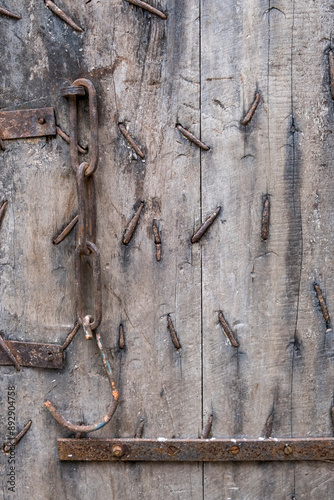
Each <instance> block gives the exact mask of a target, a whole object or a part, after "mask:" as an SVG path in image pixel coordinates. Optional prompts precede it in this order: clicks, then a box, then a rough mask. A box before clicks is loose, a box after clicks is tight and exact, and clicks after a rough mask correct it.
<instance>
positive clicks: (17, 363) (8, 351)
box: [0, 335, 21, 372]
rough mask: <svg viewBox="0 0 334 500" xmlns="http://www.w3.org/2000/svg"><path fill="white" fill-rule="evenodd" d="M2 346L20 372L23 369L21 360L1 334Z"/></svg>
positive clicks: (0, 341)
mask: <svg viewBox="0 0 334 500" xmlns="http://www.w3.org/2000/svg"><path fill="white" fill-rule="evenodd" d="M0 347H1V349H2V350H3V351H4V352H5V353H6V354H7V356H8V357H9V359H10V360H11V361H12V362H13V364H14V366H15V368H16V370H17V371H18V372H19V371H20V370H21V365H20V362H19V361H18V360H17V359H16V357H15V356H14V354H13V353H12V351H11V350H10V349H9V347H8V345H7V344H6V342H5V341H4V339H3V338H2V336H1V335H0Z"/></svg>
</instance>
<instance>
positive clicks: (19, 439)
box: [3, 420, 32, 453]
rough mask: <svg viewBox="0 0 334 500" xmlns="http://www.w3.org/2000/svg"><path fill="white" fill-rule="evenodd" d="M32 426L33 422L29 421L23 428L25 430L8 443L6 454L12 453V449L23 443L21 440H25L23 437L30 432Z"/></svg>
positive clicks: (5, 446) (5, 447)
mask: <svg viewBox="0 0 334 500" xmlns="http://www.w3.org/2000/svg"><path fill="white" fill-rule="evenodd" d="M31 424H32V421H31V420H29V421H28V422H27V423H26V425H25V426H24V427H23V429H22V430H21V431H20V432H19V433H18V434H16V436H15V437H13V439H11V440H10V441H9V442H8V443H6V444H5V445H4V447H3V451H4V452H5V453H9V452H10V451H11V449H12V448H15V446H17V444H18V443H19V442H20V441H21V439H22V438H23V436H24V435H25V434H26V433H27V432H28V430H29V429H30V427H31Z"/></svg>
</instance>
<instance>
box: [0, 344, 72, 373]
mask: <svg viewBox="0 0 334 500" xmlns="http://www.w3.org/2000/svg"><path fill="white" fill-rule="evenodd" d="M5 344H6V345H7V347H8V348H9V349H10V351H11V352H12V354H13V355H14V356H15V358H16V359H17V360H18V362H19V363H20V365H21V366H28V367H30V368H55V369H58V370H60V369H62V368H63V365H64V361H63V346H61V345H58V344H37V343H35V342H16V341H15V342H14V341H9V340H5ZM0 365H13V362H12V361H11V359H9V358H8V356H7V354H6V353H5V352H4V351H3V350H2V349H0Z"/></svg>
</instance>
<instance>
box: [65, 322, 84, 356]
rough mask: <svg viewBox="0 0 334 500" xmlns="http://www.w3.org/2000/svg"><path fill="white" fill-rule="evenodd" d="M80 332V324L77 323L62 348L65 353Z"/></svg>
mask: <svg viewBox="0 0 334 500" xmlns="http://www.w3.org/2000/svg"><path fill="white" fill-rule="evenodd" d="M79 330H80V323H79V322H78V321H77V322H76V323H75V325H74V328H73V330H72V331H71V333H69V334H68V336H67V337H66V340H65V342H64V343H63V346H62V347H63V351H65V349H67V348H68V346H69V345H70V343H71V342H72V340H73V339H74V337H75V336H76V334H77V333H78V331H79Z"/></svg>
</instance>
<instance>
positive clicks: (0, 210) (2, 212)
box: [0, 200, 8, 224]
mask: <svg viewBox="0 0 334 500" xmlns="http://www.w3.org/2000/svg"><path fill="white" fill-rule="evenodd" d="M7 205H8V201H7V200H5V201H3V202H2V205H1V207H0V224H1V222H2V219H3V218H4V216H5V213H6V211H7Z"/></svg>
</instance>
